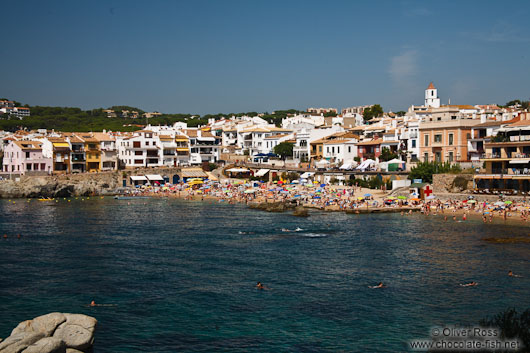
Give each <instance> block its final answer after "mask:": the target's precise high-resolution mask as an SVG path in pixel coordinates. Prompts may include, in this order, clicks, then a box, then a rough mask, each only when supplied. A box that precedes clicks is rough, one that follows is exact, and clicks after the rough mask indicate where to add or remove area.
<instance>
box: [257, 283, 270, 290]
mask: <svg viewBox="0 0 530 353" xmlns="http://www.w3.org/2000/svg"><path fill="white" fill-rule="evenodd" d="M256 288H257V289H261V290H266V289H269V288H267V287H265V286H264V285H263V284H262V283H261V282H258V283H257V284H256Z"/></svg>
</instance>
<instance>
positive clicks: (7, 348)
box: [0, 332, 44, 353]
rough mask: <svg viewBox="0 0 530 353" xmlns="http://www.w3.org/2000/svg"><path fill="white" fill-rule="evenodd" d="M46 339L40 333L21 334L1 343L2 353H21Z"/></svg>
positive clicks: (0, 352)
mask: <svg viewBox="0 0 530 353" xmlns="http://www.w3.org/2000/svg"><path fill="white" fill-rule="evenodd" d="M41 338H44V334H42V333H40V332H29V333H28V332H20V333H17V334H16V335H11V336H9V337H8V338H6V339H5V341H3V342H2V343H0V353H20V352H22V351H23V350H24V349H26V348H27V347H28V346H30V345H32V344H33V343H35V342H37V341H38V340H40V339H41Z"/></svg>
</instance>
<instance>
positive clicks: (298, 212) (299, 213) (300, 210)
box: [293, 206, 309, 217]
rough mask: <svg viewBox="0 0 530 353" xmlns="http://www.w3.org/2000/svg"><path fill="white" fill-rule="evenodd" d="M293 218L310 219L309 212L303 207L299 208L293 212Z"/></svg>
mask: <svg viewBox="0 0 530 353" xmlns="http://www.w3.org/2000/svg"><path fill="white" fill-rule="evenodd" d="M293 216H296V217H309V211H307V208H305V207H303V206H297V207H296V208H295V209H294V211H293Z"/></svg>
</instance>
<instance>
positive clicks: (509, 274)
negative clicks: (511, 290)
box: [508, 270, 521, 277]
mask: <svg viewBox="0 0 530 353" xmlns="http://www.w3.org/2000/svg"><path fill="white" fill-rule="evenodd" d="M508 276H510V277H521V276H520V275H516V274H514V273H513V272H512V271H511V270H510V271H508Z"/></svg>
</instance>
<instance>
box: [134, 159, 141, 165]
mask: <svg viewBox="0 0 530 353" xmlns="http://www.w3.org/2000/svg"><path fill="white" fill-rule="evenodd" d="M134 164H142V160H141V159H135V160H134Z"/></svg>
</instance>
